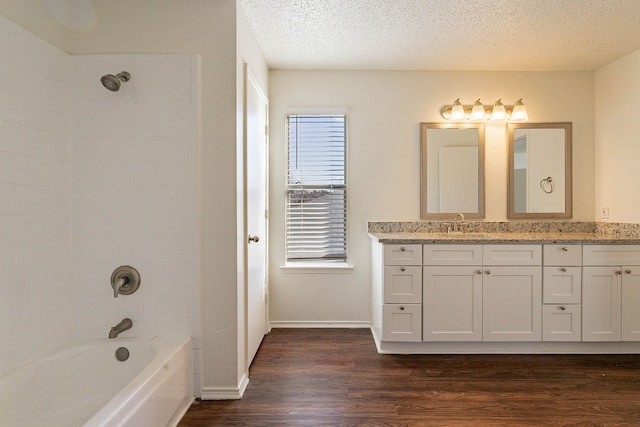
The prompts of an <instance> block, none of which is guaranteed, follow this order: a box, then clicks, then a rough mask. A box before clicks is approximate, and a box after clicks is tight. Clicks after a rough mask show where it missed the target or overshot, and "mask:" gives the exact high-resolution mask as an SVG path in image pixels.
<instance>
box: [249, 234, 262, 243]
mask: <svg viewBox="0 0 640 427" xmlns="http://www.w3.org/2000/svg"><path fill="white" fill-rule="evenodd" d="M259 241H260V237H258V236H251V235H249V243H251V242H253V243H258V242H259Z"/></svg>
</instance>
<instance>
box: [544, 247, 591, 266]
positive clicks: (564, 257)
mask: <svg viewBox="0 0 640 427" xmlns="http://www.w3.org/2000/svg"><path fill="white" fill-rule="evenodd" d="M542 256H543V264H544V265H582V245H544V247H543V255H542Z"/></svg>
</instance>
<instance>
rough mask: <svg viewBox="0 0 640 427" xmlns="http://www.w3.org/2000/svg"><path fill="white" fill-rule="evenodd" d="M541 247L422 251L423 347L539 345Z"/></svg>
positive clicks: (436, 247)
mask: <svg viewBox="0 0 640 427" xmlns="http://www.w3.org/2000/svg"><path fill="white" fill-rule="evenodd" d="M541 254H542V250H541V246H540V245H454V244H452V245H446V244H445V245H442V244H434V245H425V246H424V269H423V302H422V307H423V329H422V334H423V340H424V341H540V339H541V330H542V329H541V309H540V305H541V298H542V274H541V262H542V259H541V256H542V255H541Z"/></svg>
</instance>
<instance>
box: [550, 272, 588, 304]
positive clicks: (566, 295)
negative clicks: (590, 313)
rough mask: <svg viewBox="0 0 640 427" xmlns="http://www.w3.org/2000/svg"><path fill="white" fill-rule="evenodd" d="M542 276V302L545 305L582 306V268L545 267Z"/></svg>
mask: <svg viewBox="0 0 640 427" xmlns="http://www.w3.org/2000/svg"><path fill="white" fill-rule="evenodd" d="M542 276H543V277H542V279H543V280H542V283H543V285H542V301H543V302H544V303H545V304H580V300H581V293H582V292H581V291H582V269H581V268H580V267H544V268H543V273H542Z"/></svg>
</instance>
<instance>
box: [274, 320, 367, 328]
mask: <svg viewBox="0 0 640 427" xmlns="http://www.w3.org/2000/svg"><path fill="white" fill-rule="evenodd" d="M269 327H270V328H345V329H360V328H366V329H369V328H371V322H350V321H337V322H324V321H323V322H320V321H303V322H295V321H271V322H270V325H269Z"/></svg>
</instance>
